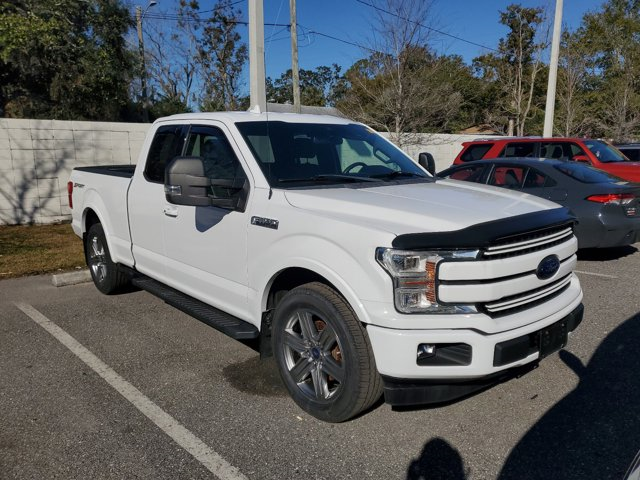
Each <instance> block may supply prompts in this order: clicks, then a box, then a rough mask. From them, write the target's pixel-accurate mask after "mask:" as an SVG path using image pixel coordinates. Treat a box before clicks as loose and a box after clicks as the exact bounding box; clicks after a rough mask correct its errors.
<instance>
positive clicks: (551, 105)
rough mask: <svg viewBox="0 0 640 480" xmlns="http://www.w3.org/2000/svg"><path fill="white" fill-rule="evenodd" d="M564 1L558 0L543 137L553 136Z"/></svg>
mask: <svg viewBox="0 0 640 480" xmlns="http://www.w3.org/2000/svg"><path fill="white" fill-rule="evenodd" d="M562 2H563V0H556V16H555V19H554V22H553V39H552V40H551V59H550V60H549V83H548V85H547V105H546V107H545V109H544V130H543V132H542V136H543V137H552V136H553V115H554V112H555V107H556V82H557V79H558V58H559V57H560V33H561V32H562Z"/></svg>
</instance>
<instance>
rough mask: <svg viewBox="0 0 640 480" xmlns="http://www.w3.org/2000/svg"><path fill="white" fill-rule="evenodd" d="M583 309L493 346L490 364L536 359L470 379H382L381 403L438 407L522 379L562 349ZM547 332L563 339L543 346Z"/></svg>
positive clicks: (578, 320) (578, 323)
mask: <svg viewBox="0 0 640 480" xmlns="http://www.w3.org/2000/svg"><path fill="white" fill-rule="evenodd" d="M583 313H584V307H583V305H582V304H580V305H578V306H577V307H576V308H575V309H574V310H573V311H572V312H571V313H570V314H569V315H567V316H565V317H563V318H562V319H560V320H558V321H557V322H555V323H553V324H551V325H550V326H548V327H545V328H543V329H541V330H538V331H535V332H531V333H529V334H527V335H522V336H520V337H516V338H513V339H511V340H507V341H504V342H501V343H498V344H496V345H495V348H494V356H493V364H494V366H497V365H508V364H513V363H514V362H517V361H518V360H521V359H525V358H528V357H529V356H530V355H531V354H532V353H535V354H536V355H537V357H536V358H535V359H534V361H532V362H530V363H527V364H525V365H519V366H515V367H514V366H511V367H508V368H507V369H506V370H501V371H498V372H494V373H492V374H489V375H486V376H484V377H479V378H473V379H460V378H453V379H423V380H419V379H400V378H393V377H388V376H385V375H383V376H382V380H383V382H384V398H385V401H386V402H387V403H389V404H391V405H395V406H407V405H425V404H432V403H441V402H448V401H450V400H454V399H456V398H460V397H464V396H466V395H469V394H471V393H474V392H477V391H479V390H483V389H485V388H488V387H491V386H493V385H496V384H497V383H500V382H504V381H506V380H509V379H511V378H514V377H517V376H521V375H524V374H525V373H527V372H529V371H530V370H532V369H533V368H535V367H536V366H537V364H538V361H537V360H539V359H540V358H543V356H546V355H548V354H549V353H552V352H553V351H556V350H557V348H555V347H558V348H561V347H563V346H564V344H565V342H566V338H567V334H568V333H570V332H572V331H574V330H575V329H576V328H577V327H578V325H580V323H581V322H582V317H583ZM549 331H556V332H557V331H564V337H563V338H562V336H559V337H558V338H557V339H555V340H557V341H555V342H554V341H551V342H549V344H547V345H545V344H544V343H545V338H548V333H549Z"/></svg>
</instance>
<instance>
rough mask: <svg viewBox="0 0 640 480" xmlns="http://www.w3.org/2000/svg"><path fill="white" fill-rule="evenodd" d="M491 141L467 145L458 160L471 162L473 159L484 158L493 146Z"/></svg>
mask: <svg viewBox="0 0 640 480" xmlns="http://www.w3.org/2000/svg"><path fill="white" fill-rule="evenodd" d="M493 145H494V144H493V143H482V144H476V145H469V147H468V148H467V149H466V150H465V151H464V153H463V154H462V155H460V160H462V161H463V162H471V161H473V160H480V159H482V158H484V156H485V155H486V154H487V152H488V151H489V150H491V147H493Z"/></svg>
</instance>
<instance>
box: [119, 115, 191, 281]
mask: <svg viewBox="0 0 640 480" xmlns="http://www.w3.org/2000/svg"><path fill="white" fill-rule="evenodd" d="M187 130H188V127H187V126H186V125H183V124H174V125H163V126H161V127H159V128H158V129H157V130H156V132H155V135H154V136H153V140H152V141H151V145H150V146H149V153H148V154H147V158H146V162H145V165H144V170H143V171H139V170H138V169H136V173H135V175H134V178H133V181H132V182H131V186H130V187H129V193H128V200H127V206H128V209H129V228H130V230H131V241H132V243H133V257H134V259H135V262H136V268H137V269H138V270H139V271H140V272H142V273H144V274H146V275H149V276H151V277H153V278H155V279H157V280H160V281H163V282H166V279H167V277H166V268H165V258H164V254H165V253H164V245H163V243H162V229H163V223H164V218H165V213H164V206H165V204H166V203H167V202H166V201H165V196H164V168H165V166H166V165H167V164H168V163H170V162H171V160H172V159H173V158H174V157H176V156H179V155H180V154H181V153H182V149H183V148H184V141H185V137H186V134H187ZM143 148H144V147H143Z"/></svg>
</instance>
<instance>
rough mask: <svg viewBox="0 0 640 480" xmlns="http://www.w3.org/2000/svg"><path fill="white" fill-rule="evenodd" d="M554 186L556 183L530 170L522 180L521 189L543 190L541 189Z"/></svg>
mask: <svg viewBox="0 0 640 480" xmlns="http://www.w3.org/2000/svg"><path fill="white" fill-rule="evenodd" d="M555 185H556V181H555V180H554V179H553V178H551V177H549V176H548V175H545V174H544V173H542V172H540V171H538V170H536V169H534V168H530V169H529V171H528V172H527V176H526V177H525V179H524V184H523V185H522V187H523V188H543V187H553V186H555Z"/></svg>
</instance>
